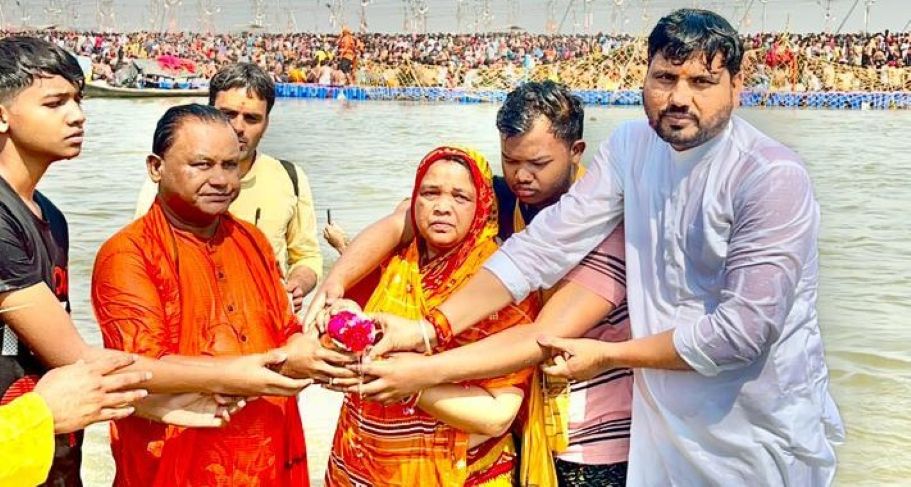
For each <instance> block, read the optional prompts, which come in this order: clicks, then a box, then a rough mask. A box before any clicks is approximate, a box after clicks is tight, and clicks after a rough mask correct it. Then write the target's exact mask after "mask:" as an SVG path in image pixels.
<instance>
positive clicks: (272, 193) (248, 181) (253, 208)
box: [136, 63, 323, 312]
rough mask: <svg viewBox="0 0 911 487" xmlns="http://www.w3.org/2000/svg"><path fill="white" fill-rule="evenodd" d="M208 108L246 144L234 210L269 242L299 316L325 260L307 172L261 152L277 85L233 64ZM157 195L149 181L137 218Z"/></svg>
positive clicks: (220, 77)
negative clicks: (221, 116)
mask: <svg viewBox="0 0 911 487" xmlns="http://www.w3.org/2000/svg"><path fill="white" fill-rule="evenodd" d="M209 104H210V105H212V106H214V107H215V108H218V109H219V110H221V112H222V113H224V114H225V115H227V116H228V118H229V119H230V120H231V126H232V127H234V131H235V132H236V133H237V138H238V139H239V140H240V145H241V147H240V149H241V160H240V174H241V188H240V194H239V195H238V197H237V199H236V200H234V202H233V203H232V204H231V207H230V212H231V214H233V215H234V216H236V217H238V218H240V219H242V220H246V221H248V222H250V223H253V224H254V225H256V227H257V228H259V229H260V230H261V231H262V232H263V233H264V234H265V235H266V237H267V238H268V239H269V243H271V244H272V248H273V249H274V250H275V256H276V258H277V260H278V262H279V265H280V266H281V270H282V275H283V276H284V277H285V282H286V285H287V290H288V292H289V293H291V296H292V303H293V305H294V311H295V312H297V311H299V310H300V307H301V304H302V303H303V299H304V296H306V295H307V294H308V293H309V292H310V291H311V290H313V288H314V287H315V286H316V282H317V280H318V279H319V277H320V275H321V274H322V268H323V257H322V254H320V250H319V242H318V241H317V236H316V214H315V213H314V210H313V196H312V194H311V192H310V184H309V182H308V180H307V176H306V174H304V172H303V171H302V170H301V169H300V168H299V167H297V165H295V164H291V163H289V162H287V161H279V160H278V159H275V158H273V157H271V156H268V155H265V154H262V153H260V152H258V151H257V147H258V146H259V141H260V139H262V136H263V134H265V132H266V129H267V128H268V127H269V112H270V111H271V110H272V106H273V105H274V104H275V85H274V84H273V82H272V80H271V78H269V75H268V74H266V73H265V72H264V71H263V70H262V69H261V68H259V67H258V66H256V65H254V64H248V63H238V64H233V65H230V66H227V67H225V68H223V69H222V70H220V71H219V72H218V74H216V75H215V77H214V78H212V81H211V83H210V85H209ZM157 193H158V187H157V185H156V184H155V183H153V182H152V181H151V180H146V182H145V184H144V185H143V188H142V190H141V191H140V195H139V200H138V202H137V204H136V217H137V218H138V217H140V216H142V215H144V214H145V213H146V212H147V211H148V209H149V208H150V207H151V206H152V202H153V201H154V200H155V196H156V195H157Z"/></svg>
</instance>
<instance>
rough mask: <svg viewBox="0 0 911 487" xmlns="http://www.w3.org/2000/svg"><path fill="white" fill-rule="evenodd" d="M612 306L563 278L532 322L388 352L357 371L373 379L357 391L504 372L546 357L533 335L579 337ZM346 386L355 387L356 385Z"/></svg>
mask: <svg viewBox="0 0 911 487" xmlns="http://www.w3.org/2000/svg"><path fill="white" fill-rule="evenodd" d="M491 277H492V275H491ZM492 278H493V279H496V278H495V277H492ZM613 309H614V304H613V303H611V302H610V301H608V300H606V299H604V298H602V297H601V296H600V295H598V294H596V293H594V292H593V291H590V290H588V289H587V288H585V287H584V286H582V285H581V284H577V283H574V282H566V283H564V284H563V285H561V287H560V288H559V289H558V291H557V292H556V293H555V294H554V295H553V296H552V297H551V299H550V300H549V301H548V303H547V305H546V306H545V307H544V309H542V310H541V313H540V314H539V315H538V318H537V319H536V320H535V322H534V323H532V324H530V325H524V326H515V327H512V328H509V329H507V330H504V331H502V332H500V333H497V334H495V335H492V336H489V337H487V338H485V339H483V340H480V341H478V342H475V343H471V344H468V345H465V346H462V347H458V348H455V349H452V350H448V351H446V352H443V353H440V354H437V355H432V356H430V357H415V356H414V355H413V354H404V355H403V356H402V357H401V358H399V356H397V355H392V356H391V357H389V358H388V359H385V360H380V361H375V362H371V363H369V364H365V365H364V366H363V371H364V372H365V373H366V374H368V375H373V376H376V377H378V379H376V380H374V381H373V382H371V383H369V384H366V385H363V386H361V389H360V390H361V392H363V393H364V394H367V395H373V396H374V397H372V398H375V399H377V400H382V401H385V400H388V399H390V398H401V397H404V396H407V395H408V394H412V393H415V392H416V391H418V390H422V389H425V388H428V387H432V386H435V385H439V384H447V383H453V382H460V381H464V380H475V379H485V378H490V377H498V376H502V375H505V374H509V373H512V372H515V371H517V370H520V369H522V368H525V367H529V366H532V365H536V364H538V363H540V362H541V361H543V360H545V359H546V358H548V356H549V355H548V350H546V349H543V348H542V347H541V346H539V345H538V342H537V339H538V337H540V336H544V335H548V336H557V337H565V338H575V337H580V336H582V335H584V334H585V333H586V332H587V331H588V330H590V329H591V328H592V327H594V326H595V325H597V324H598V323H599V322H600V321H601V320H602V319H603V318H604V317H605V316H606V315H607V314H609V313H610V312H611V311H612V310H613ZM409 323H412V322H409ZM478 357H485V360H478ZM406 362H407V363H406ZM351 390H352V391H356V390H357V386H355V387H352V388H351Z"/></svg>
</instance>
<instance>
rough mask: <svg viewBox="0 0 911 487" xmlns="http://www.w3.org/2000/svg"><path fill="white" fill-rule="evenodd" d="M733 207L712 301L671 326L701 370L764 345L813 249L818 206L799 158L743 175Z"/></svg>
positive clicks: (737, 360) (751, 355)
mask: <svg viewBox="0 0 911 487" xmlns="http://www.w3.org/2000/svg"><path fill="white" fill-rule="evenodd" d="M733 209H734V213H733V215H734V221H733V223H732V227H731V235H730V240H729V246H728V255H727V260H726V262H725V268H724V287H723V289H722V290H721V296H720V301H719V303H718V306H717V307H716V308H715V309H714V310H713V311H711V312H710V313H709V314H706V315H704V316H702V317H700V318H699V319H697V320H695V321H694V322H689V323H683V324H678V326H677V327H676V329H675V331H674V345H675V348H676V350H677V353H679V354H680V356H681V357H682V358H683V360H685V361H686V362H687V363H688V364H689V365H690V366H692V367H693V369H695V370H696V371H697V372H699V373H700V374H703V375H707V376H712V375H716V374H718V373H720V372H722V371H726V370H732V369H737V368H740V367H744V366H747V365H749V364H750V363H752V362H753V361H755V360H756V359H758V358H759V357H760V356H761V355H762V354H764V353H766V352H767V351H768V350H769V347H770V346H771V345H772V344H773V343H774V342H775V341H776V340H777V339H778V337H779V336H780V335H781V333H782V329H783V328H784V323H785V320H786V319H787V317H788V314H789V313H790V312H791V308H792V306H793V304H794V300H795V296H796V291H797V287H798V283H799V282H800V279H801V276H802V273H803V271H804V269H805V266H807V265H808V263H810V262H811V261H812V260H813V259H816V256H817V253H816V252H817V251H816V248H817V247H816V246H817V236H818V231H819V207H818V205H817V203H816V199H815V197H814V195H813V188H812V184H811V182H810V178H809V175H808V174H807V172H806V169H805V168H804V167H803V166H802V165H801V164H800V163H799V162H797V161H791V160H784V161H774V162H771V163H769V164H767V165H766V166H765V167H764V168H762V169H759V170H757V171H756V172H754V173H753V174H751V175H750V176H747V178H746V179H745V180H744V182H743V184H742V185H741V187H740V190H739V191H738V192H737V193H736V195H735V197H734V200H733Z"/></svg>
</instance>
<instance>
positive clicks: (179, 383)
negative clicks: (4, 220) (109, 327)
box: [0, 283, 309, 396]
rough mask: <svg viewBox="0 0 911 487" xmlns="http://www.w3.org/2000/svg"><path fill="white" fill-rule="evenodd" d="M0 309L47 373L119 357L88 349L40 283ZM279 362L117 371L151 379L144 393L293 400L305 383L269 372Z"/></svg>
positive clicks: (2, 298) (238, 360) (272, 358)
mask: <svg viewBox="0 0 911 487" xmlns="http://www.w3.org/2000/svg"><path fill="white" fill-rule="evenodd" d="M0 307H2V308H3V309H6V310H9V311H7V312H5V313H4V315H3V320H4V322H5V323H6V324H7V325H9V326H10V327H12V329H13V331H15V332H16V335H17V336H18V337H19V339H20V340H22V341H23V342H24V343H25V344H26V345H28V347H29V348H30V349H31V350H32V351H34V352H35V354H36V355H37V356H38V359H39V360H41V362H42V363H44V364H45V365H47V366H48V367H51V368H54V367H60V366H64V365H69V364H72V363H76V362H77V361H78V360H80V359H85V360H95V359H97V358H98V357H99V355H104V354H117V353H124V352H119V351H114V350H104V349H98V348H95V347H92V346H90V345H88V344H87V343H86V342H85V340H83V339H82V337H81V336H80V335H79V332H78V331H77V330H76V326H75V325H74V324H73V321H72V319H71V318H70V316H69V314H67V313H66V311H65V310H64V309H63V306H61V305H60V302H59V301H58V299H57V297H56V296H54V294H53V293H52V292H51V290H50V289H49V288H48V287H47V285H46V284H44V283H40V284H36V285H33V286H30V287H27V288H24V289H21V290H17V291H10V292H7V293H3V294H2V295H0ZM187 360H195V359H192V358H188V359H187ZM283 362H284V358H283V355H282V354H277V353H276V354H259V355H251V356H247V357H235V358H234V359H233V360H231V361H230V363H227V362H226V365H225V366H224V367H206V366H201V364H199V365H190V364H188V363H187V362H183V363H178V362H176V361H175V362H170V361H167V360H155V359H151V358H148V357H143V356H136V358H135V363H133V364H132V365H130V366H128V367H126V368H124V369H123V370H124V371H144V372H145V371H147V372H151V373H152V377H151V379H149V380H148V381H147V382H145V383H143V388H144V389H148V390H149V391H150V392H159V393H174V392H206V393H221V394H232V395H250V396H253V395H266V394H268V395H286V396H287V395H293V394H295V391H297V390H299V389H301V388H303V387H305V386H306V385H307V384H308V383H309V382H308V381H303V380H295V379H289V378H286V377H283V376H281V375H280V374H277V373H275V372H272V371H271V370H270V369H269V367H270V366H280V365H281V363H283ZM197 363H199V362H197ZM257 390H258V391H259V392H257Z"/></svg>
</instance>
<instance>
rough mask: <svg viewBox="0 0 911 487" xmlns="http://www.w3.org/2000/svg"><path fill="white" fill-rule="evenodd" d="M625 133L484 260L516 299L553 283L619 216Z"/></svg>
mask: <svg viewBox="0 0 911 487" xmlns="http://www.w3.org/2000/svg"><path fill="white" fill-rule="evenodd" d="M625 132H627V131H626V130H623V127H621V128H619V129H618V130H616V131H615V132H614V135H613V136H612V137H611V139H610V140H609V141H607V142H604V143H603V144H601V147H600V149H599V152H598V154H596V155H595V158H594V161H593V162H592V164H591V166H589V168H588V172H587V173H586V174H585V176H583V178H582V179H581V180H579V182H577V183H576V184H574V185H573V186H572V187H571V188H570V190H569V192H567V193H566V194H565V195H563V197H562V198H561V199H560V201H559V202H557V203H556V204H554V205H553V206H550V207H549V208H546V209H544V210H543V211H542V212H541V213H539V214H538V216H536V217H535V219H534V221H533V222H532V223H531V225H529V226H528V227H527V228H526V229H525V231H523V232H520V233H517V234H515V235H513V236H512V237H510V238H509V239H508V240H507V241H506V243H504V244H503V246H502V247H501V248H500V250H499V251H498V252H497V253H496V254H494V255H493V256H492V257H491V258H490V259H489V260H488V262H487V263H486V264H485V268H487V269H488V270H489V271H491V272H492V273H494V275H496V276H497V278H498V279H500V281H501V282H503V284H504V285H505V286H506V288H507V289H508V290H509V292H510V294H512V297H513V299H515V300H516V301H519V300H521V299H524V298H525V297H526V296H527V295H528V294H529V293H530V292H531V291H534V290H537V289H546V288H550V287H552V286H553V285H554V284H556V283H557V281H559V280H560V278H562V277H563V276H564V275H565V274H566V273H567V272H569V271H570V270H571V269H572V268H573V267H575V266H576V264H578V263H579V261H581V260H582V258H584V257H585V256H586V255H588V253H589V252H590V251H591V250H592V249H594V248H595V247H596V246H597V245H598V244H599V243H601V241H603V240H604V239H605V237H607V236H608V235H609V234H610V233H611V232H612V231H613V230H614V228H615V227H616V226H617V224H618V223H619V222H620V221H621V220H622V218H623V181H622V177H621V174H622V172H621V167H620V164H621V160H622V152H623V150H622V144H624V143H626V142H625V141H624V133H625Z"/></svg>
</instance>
